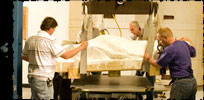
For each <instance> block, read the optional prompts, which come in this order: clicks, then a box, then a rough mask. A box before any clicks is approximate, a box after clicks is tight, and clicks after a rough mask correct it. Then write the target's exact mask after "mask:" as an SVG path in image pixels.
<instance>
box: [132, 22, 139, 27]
mask: <svg viewBox="0 0 204 100" xmlns="http://www.w3.org/2000/svg"><path fill="white" fill-rule="evenodd" d="M131 23H133V25H135V26H139V27H140V24H139V23H138V22H137V21H131Z"/></svg>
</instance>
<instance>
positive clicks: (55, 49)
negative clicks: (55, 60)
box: [51, 41, 65, 57]
mask: <svg viewBox="0 0 204 100" xmlns="http://www.w3.org/2000/svg"><path fill="white" fill-rule="evenodd" d="M64 52H65V49H64V48H63V47H62V46H61V45H60V44H58V43H57V42H56V41H54V42H53V43H52V44H51V53H52V54H53V55H54V56H55V57H59V56H61V55H62V54H63V53H64Z"/></svg>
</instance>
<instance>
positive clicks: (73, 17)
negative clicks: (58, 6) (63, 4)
mask: <svg viewBox="0 0 204 100" xmlns="http://www.w3.org/2000/svg"><path fill="white" fill-rule="evenodd" d="M82 11H83V10H82V1H70V6H69V40H70V41H76V39H77V33H78V32H79V31H80V30H81V25H82V20H83V15H82Z"/></svg>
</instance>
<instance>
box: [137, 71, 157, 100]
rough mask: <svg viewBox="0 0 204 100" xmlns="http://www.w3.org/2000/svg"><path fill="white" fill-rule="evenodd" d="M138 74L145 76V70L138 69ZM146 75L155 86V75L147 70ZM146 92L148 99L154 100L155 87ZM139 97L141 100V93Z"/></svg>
mask: <svg viewBox="0 0 204 100" xmlns="http://www.w3.org/2000/svg"><path fill="white" fill-rule="evenodd" d="M136 75H137V76H143V75H144V72H142V71H139V70H137V71H136ZM146 77H147V79H148V80H149V81H150V83H151V84H152V85H153V86H154V82H155V76H149V73H147V72H146ZM146 94H147V98H146V99H147V100H153V98H154V89H151V90H150V91H147V92H146ZM138 98H139V100H142V99H143V97H142V95H141V94H138Z"/></svg>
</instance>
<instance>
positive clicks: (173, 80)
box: [169, 75, 194, 85]
mask: <svg viewBox="0 0 204 100" xmlns="http://www.w3.org/2000/svg"><path fill="white" fill-rule="evenodd" d="M191 78H194V76H193V75H190V76H186V77H180V78H173V79H172V80H171V82H170V83H169V85H171V84H172V83H174V82H175V81H176V80H180V79H191Z"/></svg>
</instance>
